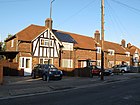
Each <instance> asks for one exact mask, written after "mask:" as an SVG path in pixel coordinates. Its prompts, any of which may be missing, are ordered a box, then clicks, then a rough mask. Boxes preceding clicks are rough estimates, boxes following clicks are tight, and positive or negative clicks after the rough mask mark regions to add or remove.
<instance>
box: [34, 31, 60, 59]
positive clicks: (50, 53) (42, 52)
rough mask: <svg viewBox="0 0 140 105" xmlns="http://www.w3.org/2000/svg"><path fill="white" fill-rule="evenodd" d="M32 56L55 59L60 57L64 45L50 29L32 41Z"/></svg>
mask: <svg viewBox="0 0 140 105" xmlns="http://www.w3.org/2000/svg"><path fill="white" fill-rule="evenodd" d="M32 46H33V50H32V55H33V56H34V57H47V58H54V57H58V56H59V51H60V47H61V46H62V43H61V42H60V41H59V40H58V38H57V37H56V36H55V35H54V34H53V33H52V31H50V30H49V29H47V30H45V31H44V32H42V33H41V34H40V35H38V36H37V37H36V38H35V39H33V40H32Z"/></svg>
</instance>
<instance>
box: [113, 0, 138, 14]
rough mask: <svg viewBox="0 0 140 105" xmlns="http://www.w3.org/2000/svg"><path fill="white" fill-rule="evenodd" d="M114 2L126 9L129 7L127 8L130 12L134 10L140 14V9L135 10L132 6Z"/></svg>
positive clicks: (114, 0)
mask: <svg viewBox="0 0 140 105" xmlns="http://www.w3.org/2000/svg"><path fill="white" fill-rule="evenodd" d="M112 1H113V2H115V3H117V4H120V5H122V6H124V7H127V8H129V9H130V10H134V11H135V12H138V13H140V9H137V8H134V7H132V6H129V5H127V4H124V3H122V2H119V1H116V0H112Z"/></svg>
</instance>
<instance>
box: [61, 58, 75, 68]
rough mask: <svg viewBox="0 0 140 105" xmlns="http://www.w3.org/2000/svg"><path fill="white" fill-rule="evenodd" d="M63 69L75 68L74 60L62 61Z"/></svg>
mask: <svg viewBox="0 0 140 105" xmlns="http://www.w3.org/2000/svg"><path fill="white" fill-rule="evenodd" d="M62 67H65V68H73V60H72V59H62Z"/></svg>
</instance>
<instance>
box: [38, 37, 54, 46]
mask: <svg viewBox="0 0 140 105" xmlns="http://www.w3.org/2000/svg"><path fill="white" fill-rule="evenodd" d="M42 40H44V43H42ZM49 43H50V44H49ZM40 46H46V47H53V40H49V39H44V38H40Z"/></svg>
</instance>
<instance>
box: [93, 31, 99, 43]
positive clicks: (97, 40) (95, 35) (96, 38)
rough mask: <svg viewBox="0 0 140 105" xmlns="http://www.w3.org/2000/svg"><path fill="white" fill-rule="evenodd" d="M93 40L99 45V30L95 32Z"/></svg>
mask: <svg viewBox="0 0 140 105" xmlns="http://www.w3.org/2000/svg"><path fill="white" fill-rule="evenodd" d="M94 38H95V41H96V42H98V43H99V41H100V32H99V30H96V31H95V33H94Z"/></svg>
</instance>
